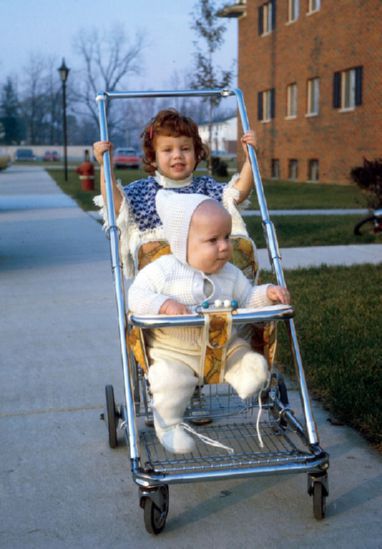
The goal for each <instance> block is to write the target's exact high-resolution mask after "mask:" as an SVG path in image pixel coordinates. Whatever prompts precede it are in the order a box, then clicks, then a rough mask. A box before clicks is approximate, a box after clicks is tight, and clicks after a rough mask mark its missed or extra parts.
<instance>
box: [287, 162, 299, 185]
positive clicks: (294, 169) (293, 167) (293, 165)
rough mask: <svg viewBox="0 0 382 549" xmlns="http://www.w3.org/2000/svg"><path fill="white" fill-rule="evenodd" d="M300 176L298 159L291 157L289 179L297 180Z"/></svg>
mask: <svg viewBox="0 0 382 549" xmlns="http://www.w3.org/2000/svg"><path fill="white" fill-rule="evenodd" d="M297 177H298V160H296V159H295V158H291V159H289V162H288V179H291V180H292V181H295V180H296V179H297Z"/></svg>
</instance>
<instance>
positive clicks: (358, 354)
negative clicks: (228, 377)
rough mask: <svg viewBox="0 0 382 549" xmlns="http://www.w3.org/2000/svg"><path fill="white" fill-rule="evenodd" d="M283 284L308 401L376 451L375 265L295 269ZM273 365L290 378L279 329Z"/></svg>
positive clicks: (381, 308)
mask: <svg viewBox="0 0 382 549" xmlns="http://www.w3.org/2000/svg"><path fill="white" fill-rule="evenodd" d="M266 276H267V274H264V275H263V276H262V278H263V279H264V280H265V277H266ZM286 279H287V285H288V287H289V289H290V291H291V295H292V303H293V305H294V307H295V310H296V316H295V324H296V330H297V336H298V340H299V345H300V350H301V356H302V360H303V365H304V370H305V373H306V377H307V382H308V387H309V389H310V391H311V394H312V396H314V397H316V398H318V399H319V400H320V401H321V402H322V404H323V405H324V406H325V407H326V408H327V409H328V410H329V411H330V413H331V414H333V416H334V417H335V418H336V419H338V420H340V421H342V422H343V423H345V424H346V425H350V426H351V427H354V428H355V429H357V430H358V431H359V432H360V433H361V434H363V435H364V436H365V438H366V439H367V440H368V441H369V442H371V443H372V444H374V445H375V446H376V447H377V448H378V449H379V451H382V431H381V426H382V355H381V352H380V342H381V322H380V319H381V318H382V300H381V291H380V286H381V266H380V265H357V266H352V267H327V266H322V267H320V268H311V269H298V270H294V271H288V273H287V275H286ZM276 360H277V362H280V363H281V364H284V365H285V366H284V367H285V371H286V373H287V374H288V375H290V376H291V378H292V379H293V377H294V367H293V365H292V361H291V357H290V352H289V344H288V342H287V337H286V330H285V328H284V327H283V326H280V329H279V345H278V351H277V356H276Z"/></svg>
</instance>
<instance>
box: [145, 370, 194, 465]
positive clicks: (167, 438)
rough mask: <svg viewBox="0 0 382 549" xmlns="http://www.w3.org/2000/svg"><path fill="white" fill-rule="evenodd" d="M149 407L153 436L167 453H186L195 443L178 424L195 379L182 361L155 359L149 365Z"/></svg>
mask: <svg viewBox="0 0 382 549" xmlns="http://www.w3.org/2000/svg"><path fill="white" fill-rule="evenodd" d="M148 378H149V382H150V391H151V394H152V408H153V416H154V427H155V432H156V435H157V437H158V439H159V441H160V443H161V444H162V446H164V447H165V448H166V450H168V451H169V452H172V453H174V454H187V453H189V452H192V451H193V450H195V442H194V439H193V438H192V436H190V435H189V434H188V433H187V432H186V431H185V430H184V429H183V427H182V426H181V423H182V421H183V415H184V412H185V409H186V407H187V404H188V403H189V402H190V399H191V396H192V394H193V392H194V389H195V386H196V383H197V378H196V377H195V376H194V373H193V371H192V370H191V368H188V367H187V366H185V365H182V364H175V363H171V362H167V361H166V362H165V361H158V362H155V363H154V364H153V365H152V366H150V368H149V374H148Z"/></svg>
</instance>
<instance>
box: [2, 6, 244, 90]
mask: <svg viewBox="0 0 382 549" xmlns="http://www.w3.org/2000/svg"><path fill="white" fill-rule="evenodd" d="M196 2H197V0H106V1H105V0H0V83H2V82H4V81H5V79H6V77H7V76H16V77H18V78H20V77H21V75H22V69H23V67H26V66H27V65H28V60H29V59H30V56H31V55H33V54H42V55H49V56H52V57H54V58H57V67H58V66H59V65H60V64H61V60H62V58H63V57H65V61H66V64H67V66H68V67H70V68H76V66H77V67H78V66H79V58H78V56H77V54H76V53H75V50H74V48H73V42H74V38H75V36H77V35H78V34H79V33H80V32H81V30H82V29H90V28H96V29H98V30H99V31H103V30H108V29H111V28H112V26H113V25H115V24H116V23H117V24H120V23H123V24H124V26H125V29H126V31H127V32H128V35H129V36H131V37H134V36H135V33H136V32H137V31H140V32H141V33H143V34H144V36H145V41H146V43H147V46H146V47H145V49H144V51H143V66H142V75H141V76H140V77H139V78H137V79H136V82H134V85H135V88H136V89H165V88H168V87H171V86H168V84H169V83H171V77H172V75H173V74H174V72H175V71H177V72H178V73H179V74H181V75H183V74H189V73H190V70H191V69H192V54H193V52H195V46H194V44H193V41H194V40H195V38H196V35H195V32H194V31H193V30H192V29H190V22H191V15H190V14H191V11H192V9H193V7H194V6H195V4H196ZM224 3H226V2H222V1H219V0H218V1H217V4H218V5H219V6H220V5H222V4H224ZM222 21H226V23H227V31H226V33H225V35H224V36H225V43H224V45H223V46H222V48H221V49H220V51H219V52H217V54H216V56H215V58H214V60H215V62H216V64H217V65H218V66H220V67H221V68H224V69H229V68H230V67H231V66H232V63H233V61H234V59H236V57H237V21H236V20H230V19H224V20H222ZM72 74H73V73H72ZM69 77H70V75H69Z"/></svg>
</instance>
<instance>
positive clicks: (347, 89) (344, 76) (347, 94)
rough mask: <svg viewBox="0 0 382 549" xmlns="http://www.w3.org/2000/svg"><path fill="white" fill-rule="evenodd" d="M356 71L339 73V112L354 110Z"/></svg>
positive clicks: (350, 70)
mask: <svg viewBox="0 0 382 549" xmlns="http://www.w3.org/2000/svg"><path fill="white" fill-rule="evenodd" d="M355 86H356V70H355V69H348V70H346V71H342V72H341V109H340V110H341V111H353V110H354V109H355Z"/></svg>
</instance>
